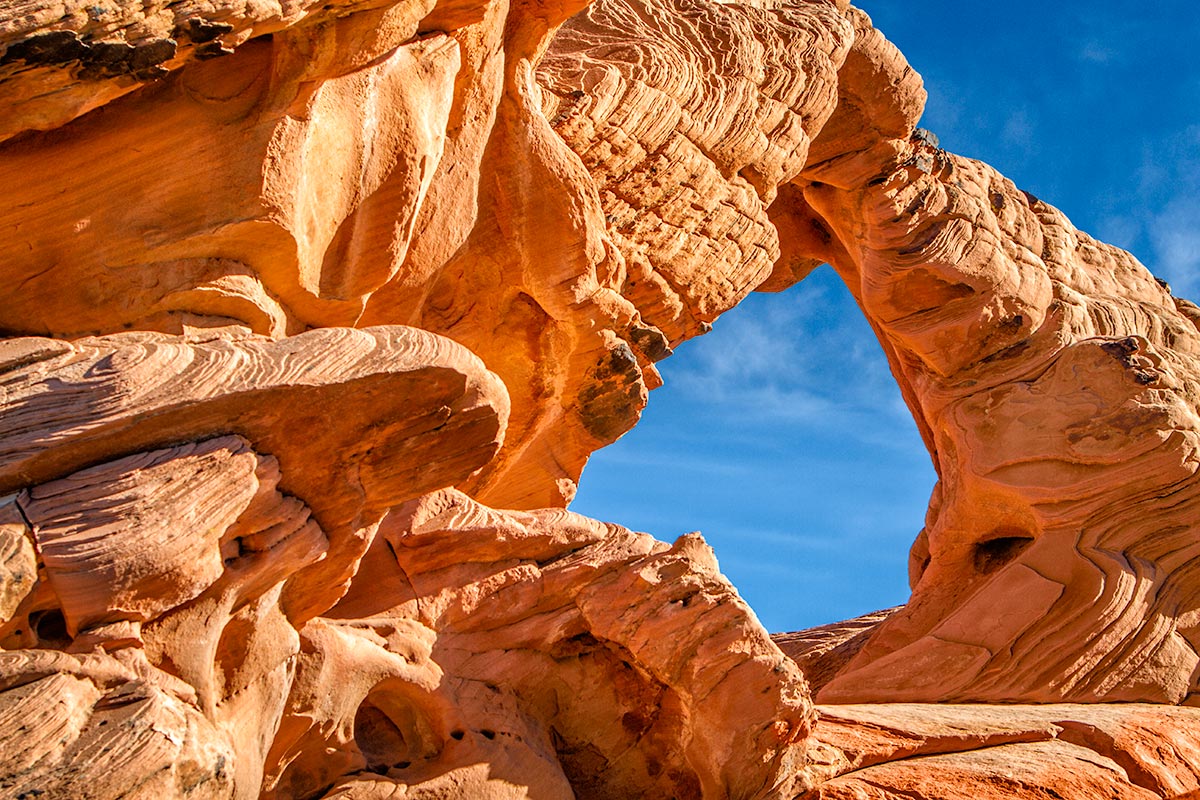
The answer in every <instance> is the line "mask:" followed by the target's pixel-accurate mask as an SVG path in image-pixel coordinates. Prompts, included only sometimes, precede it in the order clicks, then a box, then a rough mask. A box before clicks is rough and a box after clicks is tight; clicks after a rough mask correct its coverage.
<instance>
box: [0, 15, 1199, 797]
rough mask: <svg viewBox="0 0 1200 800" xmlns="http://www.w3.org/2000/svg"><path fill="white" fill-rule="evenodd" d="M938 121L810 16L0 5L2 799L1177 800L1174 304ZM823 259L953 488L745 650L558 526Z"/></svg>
mask: <svg viewBox="0 0 1200 800" xmlns="http://www.w3.org/2000/svg"><path fill="white" fill-rule="evenodd" d="M924 100H925V94H924V90H923V89H922V86H921V80H920V77H919V76H918V75H917V74H916V73H915V72H914V71H913V70H912V69H911V68H910V67H909V66H908V65H907V63H906V62H905V60H904V58H903V56H902V55H901V54H900V53H899V52H898V51H897V50H896V49H895V48H894V47H893V46H892V45H891V44H890V43H889V42H888V41H887V40H886V38H884V36H883V35H882V34H881V33H880V32H879V31H878V30H876V29H875V28H874V27H873V26H872V24H871V21H870V20H869V19H868V18H867V16H866V15H865V14H864V13H862V12H861V11H859V10H857V9H855V8H853V7H852V6H850V5H849V4H848V3H846V2H844V1H843V0H836V1H835V0H794V2H790V3H782V4H780V3H767V2H764V3H751V4H746V5H736V4H724V3H716V2H712V0H597V1H596V2H593V3H591V4H587V3H585V2H579V3H565V4H564V3H556V2H550V0H529V2H520V3H514V2H508V1H507V0H498V1H497V2H476V0H404V1H403V2H400V3H390V2H388V0H382V1H381V2H364V1H360V0H350V1H348V2H334V3H324V4H320V3H310V2H286V3H265V4H249V5H247V4H238V3H227V2H221V1H220V0H218V1H217V2H207V3H193V2H186V1H185V2H179V3H171V4H161V3H160V4H154V3H131V2H124V0H106V1H105V2H101V3H95V2H89V3H86V4H85V3H78V2H72V1H71V0H68V2H65V3H57V4H48V3H45V2H41V0H28V2H19V3H10V4H8V5H7V6H5V7H3V8H0V108H2V109H3V112H4V113H3V114H0V177H3V179H4V183H5V188H6V194H5V199H6V202H5V203H4V204H2V205H0V230H2V231H3V233H4V235H3V236H0V265H2V266H0V270H3V275H4V277H5V280H4V281H3V282H0V329H2V331H3V338H2V339H0V403H2V404H3V406H2V407H3V413H0V796H3V797H12V798H23V799H25V800H28V799H29V798H34V797H41V798H46V799H47V800H48V799H49V798H95V799H97V800H99V799H100V798H114V800H115V798H153V799H154V800H163V799H164V798H239V799H241V798H272V799H273V800H290V799H292V798H296V799H297V800H299V799H300V798H322V797H324V798H343V799H344V800H352V799H353V800H367V799H368V798H380V799H382V798H396V797H409V798H484V797H487V798H493V797H494V798H572V797H577V798H629V797H664V798H666V797H674V798H680V799H681V800H683V799H684V798H705V799H715V798H805V800H808V799H809V798H812V799H813V800H815V799H816V798H829V799H831V800H832V799H834V798H856V799H858V798H880V799H886V798H930V799H931V800H932V798H960V797H961V798H971V800H978V798H990V797H995V798H1001V797H1005V798H1009V797H1022V798H1023V797H1028V798H1045V797H1059V798H1070V799H1074V798H1080V799H1084V798H1097V800H1101V798H1103V800H1111V798H1171V797H1181V798H1182V797H1198V796H1200V768H1198V767H1197V766H1196V765H1197V764H1200V710H1197V709H1196V708H1195V707H1196V706H1200V685H1198V683H1197V681H1198V676H1200V656H1197V651H1198V649H1200V536H1198V535H1197V529H1196V523H1195V520H1196V518H1197V508H1200V489H1198V488H1197V487H1198V485H1197V480H1196V469H1197V466H1198V465H1200V453H1198V449H1200V410H1198V408H1197V402H1198V401H1197V398H1200V368H1198V367H1197V366H1196V365H1197V360H1196V356H1197V353H1198V352H1200V332H1198V331H1197V323H1198V321H1200V309H1197V307H1196V306H1194V305H1192V304H1191V303H1189V302H1187V301H1185V300H1182V299H1180V298H1176V297H1173V296H1172V295H1171V294H1170V291H1169V289H1168V288H1167V287H1166V286H1165V285H1162V284H1161V283H1159V282H1157V281H1156V280H1155V279H1154V278H1153V277H1152V276H1151V275H1150V273H1148V272H1147V271H1146V269H1145V268H1144V267H1142V266H1141V264H1139V263H1138V262H1137V260H1136V259H1135V258H1134V257H1133V256H1131V255H1129V254H1128V253H1124V252H1122V251H1119V250H1117V249H1115V248H1112V247H1109V246H1107V245H1104V244H1102V243H1099V242H1097V241H1095V240H1093V239H1091V238H1090V237H1088V236H1087V235H1086V234H1083V233H1081V232H1079V231H1077V230H1075V228H1074V227H1073V226H1072V225H1071V224H1070V222H1069V221H1068V220H1067V219H1066V218H1065V217H1063V215H1062V214H1061V213H1059V212H1058V211H1056V210H1055V209H1054V208H1053V207H1051V206H1049V205H1047V204H1046V203H1043V202H1041V201H1039V200H1037V199H1036V198H1033V197H1031V196H1030V195H1027V194H1025V193H1023V192H1021V191H1020V190H1018V189H1017V188H1016V187H1015V186H1013V185H1012V184H1011V183H1010V182H1009V181H1007V180H1006V179H1005V178H1003V177H1002V176H1001V175H999V174H997V173H996V172H995V171H994V170H992V169H991V168H989V167H987V166H986V165H983V164H980V163H978V162H974V161H971V160H968V159H964V158H960V157H958V156H955V155H952V154H949V153H946V152H945V151H943V150H941V149H939V147H938V146H937V141H936V138H935V137H934V136H933V135H932V134H930V133H928V132H926V131H922V130H919V129H917V128H916V127H915V126H916V123H917V120H918V119H919V117H920V114H921V111H922V108H923V105H924ZM823 262H828V263H830V264H832V265H833V266H834V268H835V269H836V270H837V271H838V273H839V274H840V275H841V276H842V278H843V280H844V281H845V282H846V283H847V285H848V286H849V287H850V289H851V291H852V292H853V293H854V295H855V297H856V298H857V300H858V302H859V305H860V306H861V307H862V309H863V312H864V313H865V315H866V316H867V318H868V320H869V322H870V323H871V324H872V326H873V327H874V329H875V330H876V331H877V333H878V335H879V338H880V341H881V344H882V346H883V348H884V351H885V353H886V354H887V357H888V358H889V360H890V361H891V364H892V368H893V372H894V374H895V375H896V378H897V381H898V382H899V384H900V388H901V390H902V392H903V394H904V396H905V398H906V400H907V401H908V403H909V406H910V408H911V409H912V411H913V414H914V416H915V418H916V420H917V425H918V427H919V429H920V430H921V431H922V433H923V435H924V437H925V441H926V443H927V445H928V447H929V450H930V453H931V456H932V458H933V461H934V464H935V466H936V467H937V470H938V474H939V483H938V486H937V488H936V490H935V492H934V496H933V499H932V501H931V504H930V509H929V514H928V517H927V521H926V526H925V528H924V530H923V531H922V532H921V533H920V535H919V536H918V538H917V541H916V543H915V544H914V546H913V549H912V558H911V571H910V572H911V579H912V585H913V596H912V599H911V600H910V602H909V603H907V604H906V605H905V606H903V607H900V608H897V609H891V610H888V611H886V612H880V613H878V614H874V615H869V616H868V617H864V618H860V619H857V620H850V621H847V622H845V623H839V624H835V625H830V626H825V627H824V628H821V629H817V630H814V631H806V632H799V633H793V634H782V635H777V636H775V637H774V638H772V637H770V636H768V634H767V633H766V631H765V630H763V628H762V626H761V625H760V624H759V622H758V620H757V619H756V617H755V616H754V614H753V612H752V611H751V610H750V609H749V608H748V607H747V606H746V605H745V603H744V602H743V601H742V600H741V599H740V598H739V597H738V595H737V592H736V590H735V589H734V587H733V586H731V585H730V584H729V582H728V581H727V580H726V579H725V578H724V577H723V576H722V575H721V573H720V570H719V567H718V565H717V563H716V561H715V559H714V557H713V554H712V552H711V551H710V550H709V548H708V547H707V545H706V544H705V543H704V541H703V539H702V538H701V536H700V535H699V534H687V535H685V536H682V537H680V538H679V539H678V540H676V541H675V542H674V544H671V545H668V544H666V543H664V542H661V541H658V540H656V539H654V538H652V537H651V536H649V535H647V534H644V533H636V532H632V531H629V530H627V529H625V528H623V527H621V526H619V525H616V524H610V523H604V522H599V521H596V520H591V519H588V518H585V517H582V516H579V515H576V514H573V513H571V512H569V511H567V510H565V509H566V506H567V504H568V503H569V502H570V500H571V498H572V497H573V495H574V492H575V482H576V481H577V480H578V478H579V475H580V472H581V470H582V468H583V465H584V463H585V462H586V460H587V458H588V456H589V455H590V454H591V453H592V452H594V451H595V450H597V449H598V448H600V447H603V446H604V445H606V444H609V443H611V442H612V441H614V440H615V439H616V438H618V437H619V436H621V435H622V434H623V433H625V432H626V431H628V430H629V429H630V428H631V427H632V426H633V425H634V424H635V423H636V422H637V420H638V418H639V416H640V414H641V411H642V409H643V408H644V406H645V404H646V402H647V399H648V394H649V392H650V391H651V390H653V389H654V388H656V387H658V386H659V385H661V383H662V379H661V378H660V377H659V374H658V372H657V371H656V369H655V366H654V365H655V363H656V362H657V361H659V360H661V359H663V358H665V357H667V356H669V355H670V354H671V352H672V349H673V348H674V347H676V346H677V345H678V344H679V343H681V342H683V341H685V340H686V339H688V338H690V337H693V336H696V335H699V334H702V333H704V332H706V331H707V330H708V329H709V327H710V324H711V323H712V321H713V320H715V319H716V318H717V317H718V316H719V315H720V314H722V313H724V312H726V311H728V310H729V309H731V308H732V307H734V306H735V305H736V304H737V303H738V302H740V301H741V300H742V299H744V298H745V297H746V296H747V294H748V293H749V292H751V291H754V290H756V289H759V290H765V291H779V290H783V289H786V288H787V287H788V286H790V285H792V284H794V283H796V282H797V281H799V280H802V279H803V278H804V277H805V276H806V275H807V274H808V272H809V271H811V270H812V269H813V268H814V267H815V266H817V265H818V264H820V263H823ZM780 335H787V332H782V331H781V332H780Z"/></svg>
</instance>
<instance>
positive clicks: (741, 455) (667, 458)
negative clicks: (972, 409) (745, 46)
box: [571, 0, 1200, 631]
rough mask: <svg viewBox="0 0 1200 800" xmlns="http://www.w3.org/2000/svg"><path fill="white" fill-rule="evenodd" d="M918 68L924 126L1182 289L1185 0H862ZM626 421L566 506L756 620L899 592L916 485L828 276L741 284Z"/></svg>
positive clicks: (874, 347) (1196, 85)
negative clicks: (654, 543)
mask: <svg viewBox="0 0 1200 800" xmlns="http://www.w3.org/2000/svg"><path fill="white" fill-rule="evenodd" d="M857 5H859V7H861V8H863V9H864V10H866V11H867V12H868V13H869V14H870V15H871V17H872V19H873V20H874V22H875V25H876V26H877V27H878V28H880V29H881V30H882V31H883V32H884V33H885V34H886V35H887V36H888V38H890V39H891V40H892V41H893V42H895V43H896V44H897V45H898V46H899V47H900V49H901V51H902V52H904V54H905V55H906V56H907V58H908V60H909V63H910V64H912V65H913V67H914V68H915V69H916V70H917V71H918V72H920V73H921V75H922V76H923V77H924V79H925V86H926V89H927V90H928V91H929V96H930V97H929V103H928V105H927V107H926V111H925V116H924V118H923V120H922V122H921V125H922V126H923V127H926V128H928V129H930V130H932V131H933V132H934V133H936V134H937V135H938V136H939V137H940V139H941V145H942V147H944V148H946V149H947V150H950V151H952V152H955V153H958V154H961V155H965V156H969V157H973V158H979V159H982V160H984V161H986V162H988V163H990V164H992V165H993V166H995V167H996V168H997V169H999V170H1000V171H1001V172H1003V173H1004V174H1005V175H1007V176H1008V177H1009V178H1011V179H1012V180H1013V181H1014V182H1015V183H1016V184H1017V186H1019V187H1020V188H1022V189H1025V190H1026V191H1028V192H1030V193H1032V194H1034V195H1036V196H1038V197H1039V198H1041V199H1042V200H1044V201H1046V202H1048V203H1050V204H1052V205H1055V206H1057V207H1058V208H1060V209H1062V210H1063V211H1064V212H1065V213H1066V214H1067V216H1068V217H1070V219H1071V220H1072V222H1074V223H1075V225H1076V226H1077V227H1079V228H1081V229H1083V230H1085V231H1088V232H1089V233H1092V234H1093V235H1095V236H1097V237H1098V238H1100V239H1102V240H1104V241H1107V242H1111V243H1113V244H1116V245H1118V246H1120V247H1123V248H1125V249H1127V250H1130V251H1131V252H1132V253H1134V255H1136V256H1137V257H1138V258H1139V259H1140V260H1141V261H1142V263H1144V264H1145V265H1146V266H1147V267H1148V268H1149V269H1150V271H1151V272H1153V273H1154V274H1156V275H1158V276H1159V277H1162V278H1164V279H1166V280H1167V281H1169V282H1170V283H1171V285H1172V288H1173V290H1174V291H1175V293H1176V294H1178V295H1181V296H1183V297H1188V298H1190V299H1193V300H1200V6H1197V5H1195V3H1194V0H1191V1H1190V2H1184V1H1183V0H1150V1H1149V2H1139V3H1134V2H1128V1H1127V0H1121V2H1117V0H1107V1H1106V2H1104V1H1102V2H1080V1H1078V0H1068V1H1067V2H1054V3H1047V2H1044V0H1043V1H1042V2H1031V1H1030V0H1009V2H1005V3H974V2H970V3H963V2H961V0H959V1H957V2H949V1H946V0H924V1H923V2H920V3H914V2H910V0H861V1H860V2H858V3H857ZM659 367H660V369H661V371H662V373H663V376H664V378H665V380H666V386H664V387H663V388H661V389H658V390H656V391H654V392H652V393H651V395H650V405H649V408H648V409H647V411H646V413H645V414H644V416H643V419H642V422H641V423H640V424H639V425H638V427H636V428H635V429H634V430H633V431H632V432H630V433H629V434H626V436H625V437H624V438H622V439H621V440H620V441H618V442H617V443H616V444H614V445H612V446H610V447H608V448H605V449H604V450H601V451H599V452H598V453H596V454H595V455H594V456H593V457H592V460H591V462H590V463H589V464H588V467H587V469H586V470H585V471H584V474H583V479H582V481H581V484H580V491H579V495H578V497H577V498H576V500H575V502H574V503H573V504H572V506H571V508H572V510H574V511H578V512H580V513H583V514H587V515H589V516H593V517H597V518H600V519H604V520H610V521H613V522H619V523H621V524H623V525H626V526H628V527H631V528H634V529H636V530H643V531H647V532H649V533H652V534H654V535H655V536H657V537H658V538H660V539H664V540H667V541H671V540H673V539H674V538H675V537H676V536H678V535H679V534H682V533H686V532H688V531H692V530H700V531H702V532H703V533H704V536H705V538H706V539H707V540H708V542H709V543H710V544H711V545H712V546H713V548H714V549H715V550H716V553H717V557H718V559H719V560H720V562H721V567H722V570H723V571H724V572H725V574H726V575H728V576H729V577H730V579H731V580H732V581H733V583H734V585H736V586H737V587H738V590H739V591H740V592H741V594H742V596H743V597H745V598H746V600H747V601H748V602H749V603H750V605H751V606H752V607H753V608H754V610H755V611H756V612H757V613H758V615H759V617H760V618H761V619H762V621H763V623H764V624H765V625H766V626H767V628H768V629H769V630H771V631H785V630H798V629H801V628H806V627H811V626H813V625H819V624H823V623H826V622H833V621H836V620H840V619H847V618H850V617H853V616H857V615H859V614H862V613H865V612H868V611H873V610H875V609H879V608H885V607H887V606H890V605H896V604H898V603H902V602H904V600H905V599H907V596H908V586H907V574H906V563H907V552H908V547H909V545H910V544H911V542H912V540H913V538H914V537H915V535H916V533H917V531H918V530H919V529H920V527H921V525H922V523H923V519H924V513H925V505H926V503H927V501H928V497H929V491H930V489H931V488H932V486H933V481H934V475H933V470H932V467H931V466H930V462H929V457H928V455H927V454H926V452H925V450H924V448H923V446H922V444H921V440H920V437H919V436H918V434H917V431H916V428H915V426H914V424H913V422H912V419H911V417H910V415H909V413H908V410H907V409H906V408H905V406H904V403H903V401H902V400H901V399H900V395H899V391H898V390H897V389H896V387H895V384H894V382H893V381H892V378H891V375H890V373H889V371H888V368H887V364H886V362H885V361H884V358H883V354H882V352H881V351H880V349H879V346H878V344H877V343H876V341H875V339H874V337H873V335H872V333H871V331H870V329H869V328H868V326H867V324H866V322H865V320H863V319H862V315H861V313H860V312H859V310H858V308H857V307H856V306H855V304H854V302H853V300H852V299H851V298H850V296H849V295H848V293H847V292H846V290H845V288H844V287H842V286H841V284H840V283H839V281H838V279H837V277H836V276H835V275H834V274H833V273H832V271H831V270H830V269H829V268H828V267H823V268H821V269H820V270H818V271H817V272H816V273H814V274H813V275H812V276H810V277H809V278H808V279H806V280H805V281H804V282H803V283H802V284H800V285H799V286H796V287H794V288H792V289H791V290H789V291H787V292H785V293H782V294H779V295H762V294H755V295H752V296H751V297H750V298H749V299H748V300H746V301H745V302H744V303H742V304H741V305H740V306H738V307H737V308H736V309H734V310H733V311H731V312H729V313H728V314H726V315H725V316H723V317H722V318H721V319H719V320H718V321H717V323H716V325H715V327H714V330H713V332H712V333H710V334H708V335H707V336H704V337H701V338H699V339H696V340H693V341H691V342H687V343H685V344H683V345H682V346H681V347H680V348H679V350H678V351H677V352H676V354H675V355H674V356H672V357H671V358H669V359H667V360H666V361H664V362H662V363H661V364H659Z"/></svg>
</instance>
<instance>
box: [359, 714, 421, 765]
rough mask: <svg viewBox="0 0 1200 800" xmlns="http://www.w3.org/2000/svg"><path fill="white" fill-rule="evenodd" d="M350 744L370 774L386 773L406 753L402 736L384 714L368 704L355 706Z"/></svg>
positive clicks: (405, 745) (407, 749) (394, 724)
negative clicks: (360, 753)
mask: <svg viewBox="0 0 1200 800" xmlns="http://www.w3.org/2000/svg"><path fill="white" fill-rule="evenodd" d="M354 741H355V742H357V743H358V749H359V750H360V751H361V752H362V754H363V758H365V759H366V760H367V769H368V770H370V771H380V770H382V771H383V772H386V771H387V770H388V768H389V767H391V766H393V765H395V764H399V763H400V762H403V761H405V759H406V758H407V757H408V754H409V746H408V742H407V741H406V740H405V737H404V733H403V732H402V731H401V730H400V728H399V727H398V726H397V725H396V723H394V722H392V720H391V718H390V717H388V715H387V714H385V713H383V711H381V710H380V709H379V708H378V707H376V706H375V705H373V704H371V703H369V702H366V703H363V704H362V705H361V706H359V709H358V713H357V714H355V715H354Z"/></svg>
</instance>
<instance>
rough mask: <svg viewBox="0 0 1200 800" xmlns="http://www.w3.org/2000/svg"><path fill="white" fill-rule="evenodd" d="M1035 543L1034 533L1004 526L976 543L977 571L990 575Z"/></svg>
mask: <svg viewBox="0 0 1200 800" xmlns="http://www.w3.org/2000/svg"><path fill="white" fill-rule="evenodd" d="M1031 544H1033V535H1032V534H1030V533H1026V532H1025V531H1020V530H1012V529H1008V528H1002V529H998V530H996V531H994V532H993V533H992V535H991V537H989V538H988V539H985V540H984V541H982V542H979V543H978V544H976V545H975V571H976V572H978V573H979V574H980V575H990V574H992V573H993V572H995V571H996V570H998V569H1000V568H1001V567H1003V566H1004V565H1005V564H1008V563H1009V562H1011V561H1012V560H1013V559H1015V558H1016V557H1017V556H1019V555H1021V553H1023V552H1025V550H1026V549H1027V548H1028V547H1029V545H1031Z"/></svg>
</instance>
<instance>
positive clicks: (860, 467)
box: [571, 267, 935, 632]
mask: <svg viewBox="0 0 1200 800" xmlns="http://www.w3.org/2000/svg"><path fill="white" fill-rule="evenodd" d="M658 366H659V369H660V370H661V371H662V374H663V378H664V380H665V382H666V383H665V385H664V386H663V387H662V388H660V389H657V390H655V391H654V392H652V393H651V394H650V402H649V405H648V407H647V409H646V411H645V413H644V415H643V418H642V421H641V423H640V424H639V425H638V426H637V427H635V428H634V429H633V430H632V431H631V432H629V433H628V434H626V435H625V437H624V438H622V439H621V440H619V441H618V442H617V443H615V444H613V445H611V446H609V447H607V448H605V449H603V450H600V451H598V452H597V453H595V454H594V455H593V456H592V459H591V461H590V462H589V464H588V466H587V469H586V470H585V471H584V474H583V478H582V480H581V481H580V486H579V494H578V496H577V497H576V499H575V502H574V503H572V505H571V510H573V511H577V512H579V513H582V514H586V515H588V516H592V517H596V518H598V519H603V520H607V521H612V522H618V523H620V524H622V525H625V526H627V527H630V528H633V529H634V530H642V531H646V532H648V533H652V534H654V535H655V536H656V537H658V538H660V539H664V540H667V541H671V540H673V539H674V538H675V537H676V536H678V535H680V534H683V533H686V532H688V531H693V530H699V531H701V532H702V533H703V534H704V537H705V539H706V540H707V541H708V543H709V544H710V545H712V547H713V549H714V550H715V551H716V554H717V558H718V559H719V561H720V564H721V569H722V571H723V572H724V573H725V574H726V575H727V576H728V577H729V579H730V581H731V582H732V583H733V585H734V586H736V587H737V589H738V591H739V592H740V593H741V595H742V596H743V597H744V598H745V599H746V600H747V602H749V604H750V605H751V607H752V608H753V609H754V610H755V612H756V613H757V614H758V616H759V618H760V619H761V620H762V622H763V623H764V625H765V626H766V627H767V629H768V630H771V631H776V632H780V631H794V630H800V629H803V628H809V627H812V626H815V625H821V624H825V623H829V622H836V621H839V620H844V619H850V618H852V617H856V616H859V615H861V614H865V613H869V612H872V611H876V610H878V609H882V608H888V607H890V606H895V605H899V604H900V603H903V602H905V601H906V600H907V598H908V595H909V587H908V581H907V575H908V552H909V548H910V546H911V545H912V543H913V541H914V539H916V537H917V533H918V532H919V531H920V529H921V526H922V524H923V522H924V518H925V511H926V506H927V502H928V499H929V494H930V490H931V488H932V486H933V484H934V481H935V475H934V472H933V468H932V465H931V462H930V458H929V455H928V452H927V451H926V449H925V446H924V443H923V442H922V440H921V436H920V434H919V433H918V431H917V427H916V424H915V423H914V422H913V419H912V415H911V413H910V412H909V410H908V408H907V406H906V405H905V403H904V400H903V398H902V396H901V394H900V389H899V387H898V386H897V384H896V381H895V379H894V378H893V377H892V374H891V371H890V368H889V367H888V364H887V361H886V359H885V357H884V354H883V351H882V348H881V347H880V345H879V343H878V341H877V339H876V338H875V335H874V332H873V331H872V330H871V327H870V325H869V324H868V323H867V321H866V319H865V318H864V317H863V314H862V312H861V311H860V310H859V308H858V305H857V304H856V303H855V301H854V299H853V297H851V295H850V293H849V291H848V290H847V289H846V287H845V286H844V285H843V284H842V282H841V280H840V279H839V278H838V276H837V275H836V274H835V273H834V272H833V270H832V269H831V268H829V267H821V268H819V269H818V270H816V271H815V272H813V273H812V274H811V275H810V276H809V277H807V278H805V279H804V280H803V281H801V282H800V283H799V284H798V285H796V286H794V287H792V288H790V289H788V290H787V291H785V292H781V293H779V294H752V295H751V296H750V297H748V298H747V299H746V300H744V301H743V302H742V303H741V304H740V305H739V306H738V307H737V308H735V309H733V310H732V311H730V312H728V313H727V314H726V315H725V316H723V317H722V318H721V319H719V320H717V322H716V324H715V326H714V330H713V331H712V332H711V333H709V334H707V335H705V336H702V337H699V338H697V339H694V340H691V341H688V342H685V343H684V344H682V345H681V346H680V347H679V348H678V350H677V351H676V353H675V354H674V355H673V356H671V357H670V358H667V359H666V360H664V361H662V362H660V363H659V365H658Z"/></svg>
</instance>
